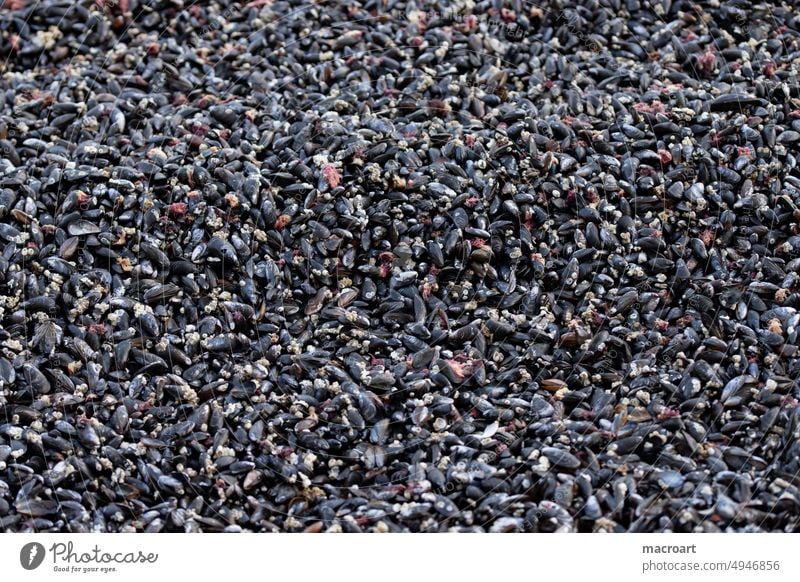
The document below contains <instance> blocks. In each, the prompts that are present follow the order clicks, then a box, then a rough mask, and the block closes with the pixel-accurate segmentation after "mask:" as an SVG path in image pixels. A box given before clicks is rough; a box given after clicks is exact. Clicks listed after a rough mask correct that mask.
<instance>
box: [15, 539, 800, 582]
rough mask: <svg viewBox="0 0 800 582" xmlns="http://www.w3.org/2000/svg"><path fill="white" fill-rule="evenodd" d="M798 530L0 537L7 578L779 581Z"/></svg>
mask: <svg viewBox="0 0 800 582" xmlns="http://www.w3.org/2000/svg"><path fill="white" fill-rule="evenodd" d="M797 539H798V538H797V537H795V536H791V535H787V534H738V535H737V534H695V535H689V534H614V535H600V534H573V535H565V534H506V535H503V534H438V535H436V534H427V535H426V534H420V535H411V534H391V535H389V534H386V535H380V534H344V535H324V534H322V535H320V534H283V535H277V534H197V535H185V534H106V535H103V534H83V535H70V534H35V535H25V534H7V535H4V536H0V572H2V573H3V575H2V577H1V578H2V579H3V580H14V581H28V580H29V581H37V580H65V579H70V580H78V579H93V580H109V581H111V580H113V581H115V582H122V581H127V580H130V581H131V582H142V581H143V580H148V579H152V580H177V581H179V582H204V581H219V582H222V581H227V580H236V581H242V582H246V581H249V580H267V581H271V580H281V581H283V580H298V581H304V580H319V581H324V582H339V581H341V582H358V581H361V580H364V581H370V582H372V581H374V580H381V582H383V581H387V582H391V581H394V580H397V581H402V582H417V581H419V582H428V581H436V580H441V581H442V582H444V581H448V582H449V581H456V582H469V581H473V580H475V581H479V582H490V581H494V580H500V579H513V580H517V581H520V582H527V581H531V582H534V581H536V580H543V579H544V580H548V579H556V580H586V581H598V582H599V581H603V580H613V581H614V582H622V581H626V580H648V579H654V580H657V579H660V580H668V579H669V580H674V579H678V578H685V579H687V580H698V581H699V580H710V581H713V580H716V581H719V582H730V580H754V579H756V578H758V579H759V580H765V581H776V582H777V581H778V580H792V581H795V580H798V579H799V577H800V558H798V551H797V547H796V546H797ZM254 576H255V577H254ZM555 576H558V578H551V577H555ZM511 577H513V578H511Z"/></svg>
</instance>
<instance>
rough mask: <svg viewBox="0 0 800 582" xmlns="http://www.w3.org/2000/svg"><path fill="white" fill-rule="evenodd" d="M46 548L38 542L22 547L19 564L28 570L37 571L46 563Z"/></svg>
mask: <svg viewBox="0 0 800 582" xmlns="http://www.w3.org/2000/svg"><path fill="white" fill-rule="evenodd" d="M44 554H45V552H44V546H43V545H42V544H40V543H38V542H31V543H29V544H25V545H24V546H22V549H21V550H20V552H19V563H20V564H22V567H23V568H25V569H26V570H35V569H36V568H38V567H39V566H41V565H42V562H44Z"/></svg>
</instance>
